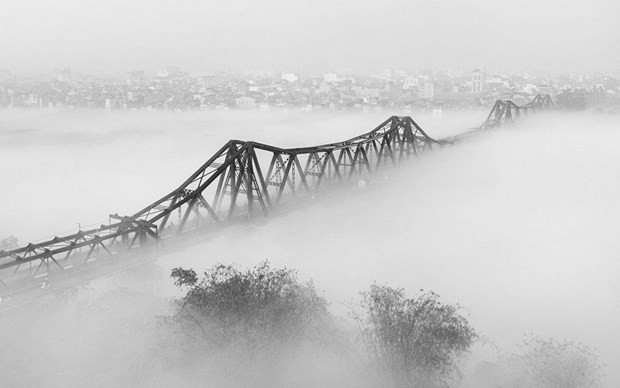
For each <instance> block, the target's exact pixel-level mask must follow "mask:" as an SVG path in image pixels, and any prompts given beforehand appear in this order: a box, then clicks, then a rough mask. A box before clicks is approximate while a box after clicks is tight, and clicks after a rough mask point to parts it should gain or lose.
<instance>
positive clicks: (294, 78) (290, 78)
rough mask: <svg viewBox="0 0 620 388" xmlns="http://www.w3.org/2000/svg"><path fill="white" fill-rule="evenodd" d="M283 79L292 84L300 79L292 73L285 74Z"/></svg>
mask: <svg viewBox="0 0 620 388" xmlns="http://www.w3.org/2000/svg"><path fill="white" fill-rule="evenodd" d="M282 79H283V80H284V81H288V82H291V83H292V82H297V80H298V79H299V77H298V76H296V75H295V74H292V73H285V74H282Z"/></svg>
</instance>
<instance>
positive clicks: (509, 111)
mask: <svg viewBox="0 0 620 388" xmlns="http://www.w3.org/2000/svg"><path fill="white" fill-rule="evenodd" d="M552 108H553V101H552V100H551V96H550V95H548V94H538V95H537V96H536V97H534V99H533V100H532V101H530V102H528V103H527V104H525V105H521V106H519V105H517V104H515V103H514V102H512V101H510V100H497V101H495V104H494V105H493V108H491V112H490V113H489V115H488V116H487V119H486V120H485V121H484V123H482V125H481V126H480V128H481V129H487V128H495V127H498V126H501V125H504V124H507V123H510V122H512V121H514V120H516V119H518V118H519V117H520V116H521V115H527V114H529V113H530V112H533V111H537V110H548V109H552Z"/></svg>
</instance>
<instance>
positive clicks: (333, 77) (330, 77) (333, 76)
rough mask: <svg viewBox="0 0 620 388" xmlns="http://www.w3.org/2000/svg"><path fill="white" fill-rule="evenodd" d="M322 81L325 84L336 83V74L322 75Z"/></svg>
mask: <svg viewBox="0 0 620 388" xmlns="http://www.w3.org/2000/svg"><path fill="white" fill-rule="evenodd" d="M323 81H325V82H338V74H336V73H326V74H323Z"/></svg>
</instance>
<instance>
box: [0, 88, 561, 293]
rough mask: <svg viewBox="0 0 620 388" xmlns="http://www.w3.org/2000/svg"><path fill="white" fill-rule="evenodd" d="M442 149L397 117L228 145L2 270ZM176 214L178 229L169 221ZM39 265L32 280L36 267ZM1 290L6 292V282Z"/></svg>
mask: <svg viewBox="0 0 620 388" xmlns="http://www.w3.org/2000/svg"><path fill="white" fill-rule="evenodd" d="M552 107H553V102H552V100H551V97H550V96H549V95H538V96H536V97H535V98H534V99H533V100H532V101H531V102H530V103H528V104H526V105H523V106H517V105H516V104H514V103H513V102H512V101H502V100H498V101H497V102H496V103H495V105H494V106H493V108H492V109H491V112H490V113H489V115H488V117H487V120H486V121H485V122H484V123H483V124H482V126H481V127H480V128H481V129H484V128H490V127H496V126H498V125H501V124H502V123H505V122H507V121H510V120H512V119H513V116H514V117H518V116H519V115H520V114H521V112H524V113H527V112H528V111H529V110H538V109H549V108H552ZM513 111H514V115H513ZM444 144H451V141H448V140H435V139H433V138H431V137H430V136H429V135H428V134H427V133H426V132H424V130H423V129H422V128H421V127H420V126H419V125H418V124H417V123H416V122H415V121H414V120H413V119H412V118H411V117H408V116H403V117H400V116H392V117H389V118H388V119H387V120H385V121H384V122H382V123H381V124H379V125H378V126H377V127H376V128H375V129H373V130H372V131H370V132H368V133H365V134H363V135H359V136H357V137H354V138H352V139H349V140H345V141H343V142H339V143H331V144H324V145H319V146H313V147H302V148H289V149H285V148H279V147H275V146H271V145H267V144H262V143H257V142H252V141H240V140H230V141H228V142H227V143H226V144H224V146H222V147H221V148H220V149H219V150H218V151H217V152H216V153H215V154H214V155H213V156H212V157H211V158H209V159H208V160H207V161H206V162H205V163H204V164H203V165H202V166H201V167H200V168H199V169H198V170H196V171H195V172H194V173H193V174H192V175H191V176H190V177H189V178H187V180H185V182H183V183H182V184H181V185H180V186H179V187H178V188H177V189H175V190H174V191H172V192H170V193H169V194H168V195H166V196H164V197H162V198H160V199H159V200H157V201H155V202H154V203H152V204H150V205H149V206H147V207H145V208H144V209H142V210H140V211H139V212H137V213H135V214H134V215H132V216H131V217H128V216H118V215H110V223H109V224H108V225H101V226H100V227H99V228H95V229H90V230H85V231H79V232H77V233H74V234H71V235H67V236H62V237H54V238H53V239H52V240H48V241H44V242H40V243H35V244H33V243H30V244H28V245H26V246H24V247H20V248H16V249H13V250H10V251H0V271H3V270H7V269H9V268H14V270H13V271H14V272H13V273H14V274H15V273H16V272H17V271H18V270H19V269H20V267H21V266H22V265H24V264H28V265H29V274H30V275H31V276H30V277H31V278H32V277H34V276H36V275H37V273H38V271H39V269H40V268H41V267H42V266H43V265H46V266H47V267H48V269H49V265H50V262H51V263H52V264H54V265H55V266H56V267H59V268H60V269H61V270H64V269H65V268H67V267H66V266H63V263H66V262H67V260H69V259H73V260H74V261H75V260H77V261H80V262H81V263H86V262H87V261H88V260H89V259H90V258H91V256H92V255H93V253H96V251H97V250H99V248H102V249H103V251H104V252H105V254H106V255H109V256H113V255H116V254H118V253H122V252H126V251H130V250H131V249H133V248H135V247H142V246H145V245H148V244H149V241H148V238H149V237H150V238H151V240H153V241H155V242H156V243H157V241H159V240H160V239H161V236H162V235H164V236H166V235H170V234H173V233H174V234H180V233H182V232H183V231H185V230H187V229H188V228H189V227H191V228H192V229H196V228H200V227H201V226H204V225H205V224H214V225H215V224H220V223H224V222H231V221H233V220H234V219H236V218H239V217H249V216H252V215H254V213H255V212H256V210H257V209H260V213H262V214H264V215H267V214H269V212H270V210H271V209H272V208H274V207H275V206H277V205H278V204H279V203H280V202H281V201H282V200H283V198H291V197H294V196H297V195H305V196H314V195H316V194H317V193H318V192H319V191H320V189H321V188H322V187H324V186H329V185H333V184H340V183H343V182H345V181H347V180H351V179H354V178H358V179H359V178H361V177H364V176H366V175H369V174H372V173H374V172H375V171H376V170H377V169H380V168H382V167H383V166H385V165H395V164H397V163H399V162H401V161H403V160H406V159H409V158H410V157H411V156H412V155H413V156H417V155H418V154H419V153H421V152H423V151H425V150H428V149H432V148H433V145H444ZM174 212H177V213H178V221H177V224H174V221H173V220H171V217H172V215H173V213H174ZM112 219H114V220H115V222H114V223H113V222H112ZM119 239H120V241H119ZM82 248H86V250H87V252H86V253H84V252H82ZM60 256H62V257H60ZM37 261H38V262H39V266H38V267H37V269H36V271H35V272H34V275H32V274H31V272H32V263H36V262H37ZM0 286H7V285H6V283H5V282H4V281H3V280H2V279H0Z"/></svg>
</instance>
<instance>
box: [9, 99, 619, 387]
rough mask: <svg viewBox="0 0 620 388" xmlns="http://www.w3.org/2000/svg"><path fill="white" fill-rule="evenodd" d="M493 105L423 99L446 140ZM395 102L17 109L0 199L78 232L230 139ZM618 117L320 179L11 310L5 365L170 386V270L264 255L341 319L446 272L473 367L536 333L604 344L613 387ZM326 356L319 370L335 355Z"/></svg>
mask: <svg viewBox="0 0 620 388" xmlns="http://www.w3.org/2000/svg"><path fill="white" fill-rule="evenodd" d="M390 113H392V112H390ZM394 113H397V112H394ZM485 115H486V112H484V111H479V112H468V113H450V112H445V113H444V117H442V118H433V117H431V116H430V115H427V114H417V115H416V114H414V115H413V117H414V119H415V120H416V121H417V122H418V123H419V124H420V125H421V126H422V127H423V128H424V129H425V130H426V131H427V132H428V133H429V135H431V136H433V137H436V138H442V137H445V136H450V135H454V134H455V133H458V132H461V131H464V130H467V129H468V128H471V127H473V126H475V125H477V124H480V123H481V122H482V121H483V120H484V118H485ZM386 116H387V114H386V113H385V112H373V113H370V114H349V113H330V114H328V113H313V114H303V113H300V112H290V111H275V112H273V111H272V112H246V113H243V114H240V113H239V112H209V113H192V114H188V113H182V114H180V113H144V112H134V113H110V112H101V111H98V112H91V111H81V112H75V111H74V112H44V113H40V114H38V115H33V114H32V113H31V112H27V113H25V112H20V111H13V112H9V111H3V112H0V179H1V186H2V190H0V203H3V204H9V205H8V206H2V207H1V208H0V236H5V235H8V234H13V235H15V236H17V237H18V238H19V239H20V241H21V242H24V243H25V242H28V241H31V240H36V239H41V238H46V237H51V236H53V235H54V234H61V233H62V232H63V231H65V232H67V231H70V232H73V231H76V230H77V227H78V225H77V223H80V224H81V226H85V225H88V224H93V223H101V222H107V214H108V213H116V212H118V213H119V214H130V213H133V212H135V211H137V210H139V209H140V208H141V207H143V206H144V205H147V204H148V203H151V202H153V201H154V200H155V199H157V198H159V197H160V196H162V195H164V194H166V193H167V192H169V191H170V190H172V189H173V188H175V187H176V186H177V185H178V184H179V183H180V182H181V181H182V180H184V179H185V177H186V176H188V175H189V174H190V173H191V172H193V171H194V170H195V169H196V168H197V167H198V166H199V165H200V164H201V163H202V162H204V161H205V160H206V159H207V158H208V157H209V156H210V155H211V154H212V153H213V152H214V151H215V150H217V149H218V148H219V147H220V146H221V144H222V143H223V142H225V141H226V140H228V139H229V138H240V139H244V140H258V141H262V142H266V143H271V144H276V145H280V146H297V145H311V144H320V143H324V142H331V141H337V140H343V139H346V138H348V137H352V136H354V135H357V134H360V133H362V132H365V131H368V130H370V129H372V128H374V126H375V125H377V124H378V123H380V122H381V121H383V120H384V119H385V118H386ZM619 125H620V119H619V118H618V117H617V116H615V117H614V116H603V115H599V114H594V113H581V114H569V113H562V114H560V113H555V114H540V115H537V116H532V117H529V118H528V119H527V120H526V121H522V122H520V123H519V124H517V125H514V126H510V127H506V128H503V129H499V130H495V131H489V132H486V133H483V134H481V135H479V136H476V137H473V138H471V139H469V140H467V141H465V142H463V143H459V144H457V145H454V146H451V147H444V148H442V149H436V150H435V151H433V152H429V153H426V154H424V155H423V156H421V157H420V158H419V159H415V160H412V161H411V162H408V163H406V164H404V165H402V166H401V167H399V168H395V169H392V170H385V171H384V172H383V173H380V174H378V175H374V176H373V177H372V178H371V180H370V182H369V184H368V186H367V187H366V189H364V190H361V189H351V190H349V191H345V192H343V193H339V194H338V195H335V196H332V197H329V198H322V197H320V196H319V198H317V199H316V201H314V202H313V203H309V204H305V205H304V206H303V207H299V208H298V209H296V210H295V211H292V212H289V213H286V214H282V215H279V216H277V217H274V218H270V219H269V220H267V222H265V223H263V224H261V225H252V226H249V227H247V228H246V227H241V228H238V227H236V228H235V229H234V232H233V231H232V230H231V231H230V232H228V233H227V232H223V233H221V234H218V236H217V237H215V238H213V239H210V240H209V241H204V242H196V243H194V244H192V245H189V246H187V247H185V248H182V249H180V250H179V251H178V252H170V253H167V254H165V255H162V256H160V257H159V258H158V259H157V260H156V261H154V262H151V263H150V264H147V265H143V266H140V267H136V268H134V269H132V270H130V271H127V272H123V273H119V274H115V275H112V276H108V277H106V278H103V279H100V280H97V281H95V282H92V283H90V284H86V285H84V286H83V287H81V288H80V289H78V290H76V291H74V292H73V294H72V295H65V296H64V297H60V301H59V300H57V299H55V302H53V303H56V304H58V305H60V306H61V307H59V308H53V307H51V306H52V304H50V307H48V308H43V307H42V306H41V305H37V304H35V305H32V306H31V307H30V306H24V307H22V308H20V309H19V311H13V312H10V313H5V314H4V315H2V316H0V322H1V324H2V329H1V330H0V343H1V344H2V349H3V350H2V357H1V358H0V362H2V364H1V365H2V367H0V370H1V371H2V375H3V376H5V375H6V376H10V378H11V379H12V380H10V381H13V382H16V383H20V384H23V385H32V384H36V383H41V384H44V385H58V386H60V385H64V383H66V381H67V378H70V381H71V382H72V383H74V384H75V385H76V386H79V385H82V383H84V382H88V383H91V384H93V380H92V379H93V378H95V377H96V378H97V379H98V380H96V381H95V382H94V383H95V384H97V385H101V386H105V385H108V386H109V385H114V384H115V383H116V382H119V381H120V382H121V384H125V385H126V384H132V385H136V384H140V383H142V384H148V383H149V381H137V380H132V376H144V375H149V374H150V373H151V374H152V375H153V376H157V378H159V377H161V378H162V379H163V380H159V381H160V382H162V381H163V383H164V384H169V385H170V384H172V383H173V382H174V381H176V380H175V379H176V378H177V377H178V378H181V376H177V375H176V374H175V375H173V376H166V373H165V370H163V371H162V369H161V364H158V363H157V362H155V361H153V360H154V359H155V358H157V357H160V353H162V352H164V351H162V350H161V347H158V346H159V345H161V343H160V342H157V341H161V338H160V337H158V334H156V333H159V331H160V330H161V328H160V327H158V325H157V320H156V318H155V316H157V315H161V314H165V313H167V312H168V309H169V306H168V304H167V298H170V297H172V296H178V295H179V292H178V290H177V289H175V288H174V286H173V285H172V282H171V279H169V277H168V275H169V273H170V269H172V268H173V267H178V266H183V267H192V268H194V269H195V270H197V271H200V270H203V269H207V268H209V267H211V266H212V265H214V264H216V263H226V264H228V263H232V262H235V263H238V264H239V265H241V266H243V267H245V266H249V265H254V264H257V263H258V262H260V261H262V260H265V259H269V260H270V261H271V263H272V264H273V265H275V266H278V267H279V266H287V267H290V268H294V269H297V270H298V271H299V274H300V277H301V278H302V279H312V280H313V281H314V284H315V286H316V287H317V289H319V290H321V292H322V293H323V295H324V296H325V297H326V298H327V300H328V301H329V302H330V303H331V305H330V309H331V310H332V311H333V313H334V314H336V315H340V316H343V317H344V316H346V313H347V306H348V305H350V303H351V301H352V300H354V299H355V298H356V296H357V295H358V293H359V292H360V291H363V290H364V289H366V288H367V287H368V286H369V285H370V284H372V283H373V282H378V283H381V284H383V283H386V284H389V285H392V286H397V287H403V288H405V290H406V291H407V292H408V293H410V294H412V295H413V294H415V293H416V292H418V291H419V290H420V289H425V290H433V291H435V292H437V293H438V294H440V295H441V296H442V299H443V300H445V301H447V302H449V303H460V304H461V305H462V306H463V308H464V311H465V314H466V316H467V317H468V319H469V321H470V323H471V324H472V326H473V327H474V328H475V329H477V330H478V331H479V332H480V333H481V334H482V335H483V336H484V337H485V338H486V339H488V341H489V342H491V343H492V344H493V345H483V344H478V345H477V346H476V348H475V349H474V351H473V354H472V357H471V362H470V363H471V364H472V365H475V364H476V363H477V362H478V361H480V360H491V361H493V360H495V359H496V357H497V349H499V350H501V351H514V350H515V349H516V345H517V344H518V343H519V342H520V341H521V339H522V337H523V335H524V334H527V333H534V334H536V335H539V336H541V337H544V338H546V337H554V338H558V339H568V340H574V341H579V342H581V343H583V344H585V345H587V346H590V347H591V348H593V349H595V350H596V351H597V352H598V354H599V355H600V356H601V360H602V362H603V363H604V364H606V367H605V372H606V377H605V379H606V380H605V382H606V386H616V385H617V382H618V381H620V374H619V373H618V372H617V371H618V370H620V364H619V363H618V360H620V336H618V335H617V322H618V321H619V320H620V310H618V308H617V306H618V303H619V302H620V298H619V295H620V285H619V284H620V283H619V282H618V280H617V278H618V275H619V274H620V264H618V260H617V253H618V252H619V251H620V240H619V239H618V238H617V231H618V230H620V217H619V215H620V214H619V210H618V209H620V195H619V194H620V176H619V175H618V173H617V167H618V166H620V154H619V153H618V152H617V150H618V149H620V132H618V127H619ZM61 155H62V157H60V156H61ZM62 298H65V299H62ZM62 300H65V301H66V302H62ZM156 338H158V339H156ZM167 351H170V349H168V350H167ZM171 354H174V352H172V353H171ZM312 354H314V353H312ZM171 357H173V356H171ZM308 357H309V356H308ZM294 359H295V360H297V361H296V362H300V363H303V362H308V360H307V359H306V360H304V358H303V356H299V357H297V358H294ZM158 360H159V359H158ZM158 362H159V361H158ZM326 364H329V362H328V361H324V362H323V363H320V362H317V365H316V369H313V368H312V367H309V368H307V369H308V370H309V371H312V370H320V371H322V373H324V374H326V375H329V373H335V372H333V370H331V372H329V371H330V369H329V367H328V366H326ZM208 365H215V364H213V363H211V364H208ZM336 365H337V363H336ZM311 366H312V364H311ZM331 367H332V368H333V367H334V365H331ZM150 368H152V369H150ZM175 373H178V371H176V372H175ZM308 373H309V374H310V375H312V373H311V372H308ZM192 376H195V374H193V372H192V371H191V367H189V366H188V371H187V374H185V375H184V376H183V378H186V379H187V380H183V383H185V384H200V382H199V381H194V380H192V378H194V377H192ZM136 378H137V377H136ZM153 378H154V379H155V377H153ZM166 379H168V380H166ZM343 381H344V380H343ZM183 383H181V385H183ZM202 383H203V384H204V381H203V382H202ZM346 383H351V381H350V380H346Z"/></svg>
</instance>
